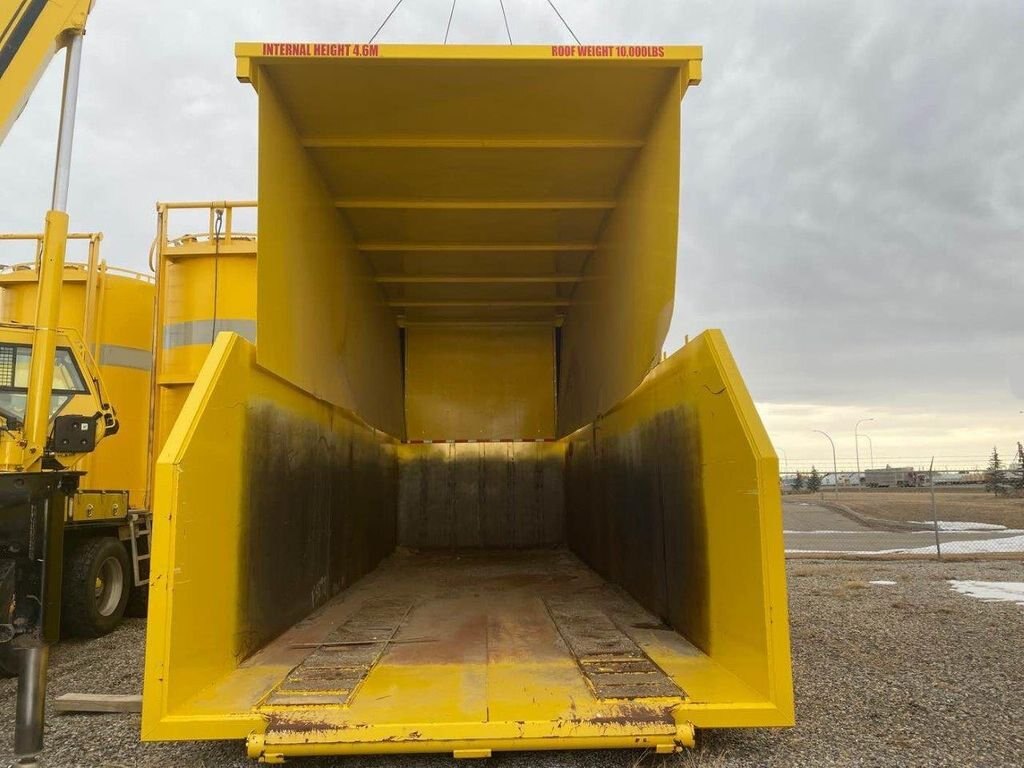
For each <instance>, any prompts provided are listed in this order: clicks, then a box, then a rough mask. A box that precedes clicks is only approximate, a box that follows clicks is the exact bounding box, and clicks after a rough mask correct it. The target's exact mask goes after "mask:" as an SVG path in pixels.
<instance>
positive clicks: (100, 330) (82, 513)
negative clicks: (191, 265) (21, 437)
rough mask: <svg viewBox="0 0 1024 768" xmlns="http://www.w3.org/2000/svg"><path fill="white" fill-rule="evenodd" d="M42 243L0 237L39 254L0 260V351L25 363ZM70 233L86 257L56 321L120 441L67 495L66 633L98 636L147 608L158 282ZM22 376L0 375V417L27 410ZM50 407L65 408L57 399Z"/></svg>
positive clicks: (2, 251)
mask: <svg viewBox="0 0 1024 768" xmlns="http://www.w3.org/2000/svg"><path fill="white" fill-rule="evenodd" d="M42 240H43V236H42V235H40V234H0V255H4V256H6V254H8V253H14V254H17V253H23V254H24V253H27V252H31V253H33V254H34V255H35V257H36V258H35V259H34V260H33V261H28V262H22V263H14V264H4V265H2V266H0V354H2V353H3V351H4V350H5V349H7V348H8V347H12V346H13V347H14V348H16V349H17V350H18V353H19V354H18V357H19V359H22V360H23V362H27V360H28V356H29V354H28V353H29V351H30V349H31V347H30V346H27V344H28V345H30V344H31V341H32V339H31V334H32V332H33V328H32V326H33V323H34V321H35V312H36V304H37V300H38V288H39V274H40V270H39V257H40V255H41V252H42ZM68 240H69V241H73V242H78V243H81V244H82V245H83V246H86V247H87V254H88V257H87V259H86V260H84V261H82V262H70V261H66V262H65V265H64V270H63V280H62V286H61V302H60V314H59V318H58V327H59V328H61V329H64V331H65V332H69V333H74V334H75V335H77V337H78V338H80V339H81V343H82V346H84V348H85V349H86V351H87V353H88V355H89V358H91V360H92V361H95V363H89V364H90V365H93V364H94V366H95V378H96V379H97V381H98V382H99V387H100V391H101V392H102V395H103V399H104V402H105V403H107V404H108V407H109V408H110V409H111V410H112V411H113V412H115V413H116V419H117V427H118V428H117V438H116V439H113V440H102V441H99V442H97V444H96V447H95V450H94V451H93V452H91V453H88V454H84V455H83V456H82V457H81V458H80V460H78V461H77V462H75V463H74V464H73V465H72V466H73V468H74V470H75V471H78V472H82V473H84V474H83V475H82V476H81V478H80V480H79V483H78V492H77V493H75V494H73V495H72V496H71V497H70V498H69V505H68V509H67V515H66V520H65V526H64V531H65V545H64V565H63V574H62V577H61V581H62V586H61V624H62V627H63V630H64V633H65V634H68V635H72V636H78V637H95V636H98V635H103V634H107V633H108V632H111V631H113V630H114V629H115V628H116V627H117V626H118V625H119V624H120V621H121V618H122V616H123V615H124V613H125V611H126V610H127V611H128V612H130V613H132V614H133V615H144V612H145V602H146V596H147V591H146V589H145V584H146V580H147V576H148V568H149V566H148V562H147V560H148V558H149V533H150V530H151V526H150V522H151V521H150V516H149V512H148V510H149V503H148V500H147V493H146V488H147V479H148V469H149V465H148V461H147V456H148V455H149V440H150V431H149V421H150V396H151V381H150V379H151V372H152V369H153V321H154V314H153V313H154V302H155V285H154V282H155V280H154V278H153V277H152V276H151V275H145V274H142V273H139V272H134V271H131V270H125V269H119V268H116V267H111V266H108V265H107V263H106V262H105V261H104V260H103V259H102V258H101V256H100V247H101V243H102V240H103V236H102V234H100V233H98V232H93V233H71V234H69V235H68ZM18 246H22V248H21V250H20V251H19V250H18ZM26 248H28V249H31V250H30V251H28V250H26ZM4 261H7V259H6V258H4ZM79 365H80V366H81V365H82V363H81V362H79ZM24 372H25V371H24V370H23V371H22V373H24ZM23 378H24V377H22V376H19V375H18V374H17V373H16V374H15V376H14V378H13V379H12V380H10V381H0V416H3V417H4V418H6V419H7V420H8V422H11V421H12V420H13V421H14V422H15V423H17V421H18V420H19V419H20V417H21V416H22V415H23V414H22V413H21V412H20V405H21V404H22V403H24V400H25V396H24V394H22V393H23V392H24V391H25V385H26V382H25V381H24V380H23ZM56 412H59V413H62V414H63V413H66V412H67V410H66V407H65V406H61V407H60V408H59V410H58V409H55V413H56ZM107 434H108V435H109V432H108V433H107ZM5 657H9V654H5V653H4V651H3V647H2V645H0V674H3V673H5V672H6V673H9V674H13V673H14V672H15V671H16V670H15V669H14V665H13V664H11V663H9V661H8V663H5Z"/></svg>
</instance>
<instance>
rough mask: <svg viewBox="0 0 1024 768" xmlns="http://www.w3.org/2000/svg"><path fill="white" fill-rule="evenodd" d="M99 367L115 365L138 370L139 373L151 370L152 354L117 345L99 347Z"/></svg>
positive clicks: (144, 350)
mask: <svg viewBox="0 0 1024 768" xmlns="http://www.w3.org/2000/svg"><path fill="white" fill-rule="evenodd" d="M100 365H116V366H119V367H121V368H138V369H139V370H140V371H150V370H152V369H153V353H152V352H150V351H149V350H148V349H139V348H138V347H119V346H118V345H117V344H103V345H102V346H100Z"/></svg>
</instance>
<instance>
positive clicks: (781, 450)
mask: <svg viewBox="0 0 1024 768" xmlns="http://www.w3.org/2000/svg"><path fill="white" fill-rule="evenodd" d="M779 453H781V454H782V462H783V464H782V467H783V469H782V472H783V474H786V475H788V474H789V456H787V455H786V449H785V448H779Z"/></svg>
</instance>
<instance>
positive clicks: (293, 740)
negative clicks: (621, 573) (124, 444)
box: [203, 550, 741, 756]
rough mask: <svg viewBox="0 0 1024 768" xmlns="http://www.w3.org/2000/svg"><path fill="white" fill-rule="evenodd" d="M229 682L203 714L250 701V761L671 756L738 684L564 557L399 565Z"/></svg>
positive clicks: (496, 556)
mask: <svg viewBox="0 0 1024 768" xmlns="http://www.w3.org/2000/svg"><path fill="white" fill-rule="evenodd" d="M231 677H232V679H229V680H226V681H224V682H223V683H221V684H220V685H218V686H215V687H214V689H213V690H212V691H208V692H207V695H206V696H204V697H203V698H204V702H205V704H207V705H212V706H217V705H218V704H219V705H221V706H222V705H223V704H224V703H225V702H226V700H227V699H232V698H233V699H234V701H233V704H234V706H235V708H236V709H237V707H238V704H240V703H241V702H239V700H238V699H239V697H249V703H248V706H247V707H246V709H248V710H249V711H250V712H251V711H253V709H255V711H256V712H258V713H259V714H260V715H262V717H263V719H264V720H265V722H266V724H267V727H266V732H265V733H264V734H262V735H260V736H258V737H257V738H256V739H255V740H254V739H250V754H252V755H253V756H263V755H275V754H276V755H282V756H283V755H306V754H358V753H366V752H428V751H451V752H456V753H460V752H463V753H467V754H471V753H473V752H474V750H477V749H478V748H479V749H483V750H484V751H485V752H486V750H487V749H494V750H499V749H528V748H529V749H537V748H579V747H586V746H608V747H615V746H629V747H641V748H643V747H646V748H652V747H660V748H662V749H666V748H671V747H673V746H674V745H675V744H676V743H677V742H678V740H679V738H680V733H681V732H685V728H686V727H688V722H689V718H688V717H683V716H681V713H682V712H683V710H684V709H685V707H686V705H687V704H689V703H692V701H693V696H694V694H695V693H696V694H700V693H701V692H704V693H708V692H710V691H711V690H712V689H714V692H715V693H720V692H721V689H722V688H723V686H725V687H729V686H730V685H732V686H741V684H739V683H738V681H736V680H735V678H733V677H732V676H731V675H728V673H725V672H724V671H723V670H721V669H717V668H716V665H714V664H713V663H712V662H711V661H710V660H709V659H708V657H707V656H705V655H704V654H703V653H701V652H700V651H699V650H698V649H696V648H695V647H694V646H693V645H691V644H690V643H689V642H687V641H686V640H685V639H684V638H683V637H682V636H681V635H679V634H678V633H677V632H675V631H673V630H671V629H670V628H668V627H666V626H664V625H662V624H661V622H660V621H659V620H658V619H657V618H656V617H654V616H653V615H651V614H650V613H648V612H647V611H646V610H644V609H643V608H642V607H640V606H639V605H638V604H637V603H636V602H635V601H634V600H633V599H632V598H630V597H629V596H628V595H627V594H626V593H625V592H623V591H622V590H620V589H618V588H617V587H614V586H612V585H610V584H609V583H607V582H606V581H604V580H603V579H602V578H601V577H600V576H599V575H598V574H596V573H595V572H594V571H592V570H591V569H590V568H588V567H587V566H586V565H585V564H584V563H583V562H581V561H580V560H579V559H578V558H577V557H576V556H575V555H573V554H571V553H569V552H567V551H564V550H554V551H528V552H514V551H472V552H460V553H413V552H407V551H399V552H397V553H395V554H394V555H392V556H391V557H390V558H388V559H387V560H386V561H385V562H384V563H383V564H382V565H381V566H380V567H378V568H377V569H376V570H375V571H374V572H373V573H371V574H370V575H369V576H367V577H366V578H364V579H362V580H361V581H359V582H358V583H356V584H355V585H354V586H353V587H351V588H349V589H348V590H346V591H345V592H343V593H342V594H341V595H339V596H338V597H337V598H335V599H334V600H332V601H331V602H329V603H328V604H327V605H325V606H323V607H322V608H321V609H320V610H318V611H317V612H316V613H314V614H313V615H312V616H310V617H309V618H307V619H305V620H304V621H302V622H300V623H299V624H297V625H296V626H295V627H293V628H292V629H290V630H289V631H288V632H286V633H285V634H284V635H282V636H281V637H279V638H278V639H277V640H275V641H274V642H273V643H271V644H270V645H269V646H267V647H266V648H264V649H263V650H261V651H260V652H259V653H257V654H256V655H254V656H253V657H251V658H250V659H248V660H247V661H246V662H244V663H243V664H242V665H241V666H240V667H239V669H238V670H236V672H235V674H234V675H232V676H231ZM736 692H737V693H738V692H739V691H738V690H737V691H736ZM681 727H683V731H680V728H681ZM555 737H557V738H555ZM545 740H546V741H545Z"/></svg>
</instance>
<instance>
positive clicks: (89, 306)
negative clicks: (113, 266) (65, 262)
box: [82, 233, 103, 357]
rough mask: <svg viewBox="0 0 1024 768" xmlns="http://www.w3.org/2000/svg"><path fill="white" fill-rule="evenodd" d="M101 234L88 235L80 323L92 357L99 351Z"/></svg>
mask: <svg viewBox="0 0 1024 768" xmlns="http://www.w3.org/2000/svg"><path fill="white" fill-rule="evenodd" d="M102 239H103V235H102V234H100V233H96V234H94V235H90V237H89V261H88V264H87V267H86V274H87V277H86V281H85V321H84V322H83V323H82V336H83V337H84V338H85V345H86V346H87V347H88V348H89V352H91V353H92V356H93V357H97V355H98V353H99V349H98V345H97V343H96V329H97V327H98V325H99V318H98V316H97V315H98V310H99V307H98V305H97V303H96V302H97V300H98V299H99V282H100V260H99V259H100V240H102Z"/></svg>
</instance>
